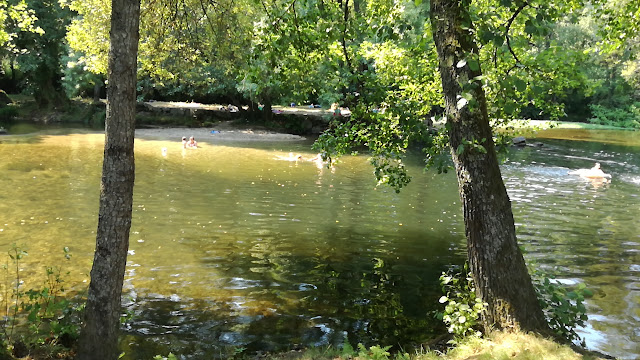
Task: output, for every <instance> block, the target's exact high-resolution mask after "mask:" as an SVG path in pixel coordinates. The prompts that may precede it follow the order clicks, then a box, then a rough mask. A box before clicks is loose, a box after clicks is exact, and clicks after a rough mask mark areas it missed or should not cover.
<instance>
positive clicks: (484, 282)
mask: <svg viewBox="0 0 640 360" xmlns="http://www.w3.org/2000/svg"><path fill="white" fill-rule="evenodd" d="M469 3H470V1H468V0H462V1H460V0H431V24H432V25H431V26H432V28H433V38H434V41H435V44H436V47H437V50H438V59H439V63H440V67H439V70H440V75H441V77H442V88H443V92H444V96H445V103H446V116H447V128H448V132H449V141H450V147H451V154H452V156H453V162H454V164H455V168H456V173H457V177H458V185H459V192H460V198H461V200H462V204H463V212H464V223H465V229H466V237H467V252H468V257H469V265H470V268H471V272H472V274H473V279H474V281H475V284H476V293H477V295H478V296H479V297H480V298H481V299H482V300H483V301H484V302H486V303H487V304H488V305H489V306H488V309H487V311H486V312H485V313H484V315H483V323H484V326H485V329H504V330H508V329H521V330H525V331H537V332H542V333H548V331H549V328H548V325H547V323H546V320H545V317H544V315H543V313H542V310H541V308H540V305H539V303H538V300H537V297H536V293H535V290H534V288H533V285H532V283H531V278H530V277H529V273H528V271H527V267H526V265H525V262H524V258H523V257H522V253H521V252H520V249H519V248H518V244H517V240H516V233H515V226H514V221H513V213H512V211H511V202H510V200H509V197H508V195H507V192H506V189H505V186H504V182H503V181H502V176H501V174H500V168H499V166H498V159H497V156H496V152H495V146H494V143H493V138H492V132H491V127H490V125H489V117H488V114H487V104H486V98H485V95H484V90H483V89H482V84H481V81H479V80H478V78H477V76H480V75H481V74H482V72H481V70H480V65H479V62H478V61H477V59H478V56H477V55H478V49H477V46H476V44H475V42H474V39H473V33H472V31H471V30H470V29H471V28H472V25H471V20H470V17H469V14H468V12H467V9H466V8H465V6H468V5H469ZM465 60H466V62H465ZM463 94H465V96H467V97H468V98H469V96H468V95H466V94H470V95H471V100H469V101H468V103H466V100H465V98H464V97H463Z"/></svg>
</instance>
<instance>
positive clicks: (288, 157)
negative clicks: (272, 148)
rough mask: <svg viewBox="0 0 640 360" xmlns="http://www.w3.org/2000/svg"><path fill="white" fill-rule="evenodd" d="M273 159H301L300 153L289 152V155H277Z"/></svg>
mask: <svg viewBox="0 0 640 360" xmlns="http://www.w3.org/2000/svg"><path fill="white" fill-rule="evenodd" d="M274 159H276V160H284V161H296V162H297V161H302V155H300V154H295V155H294V154H293V153H291V152H290V153H289V156H281V155H277V156H276V157H275V158H274Z"/></svg>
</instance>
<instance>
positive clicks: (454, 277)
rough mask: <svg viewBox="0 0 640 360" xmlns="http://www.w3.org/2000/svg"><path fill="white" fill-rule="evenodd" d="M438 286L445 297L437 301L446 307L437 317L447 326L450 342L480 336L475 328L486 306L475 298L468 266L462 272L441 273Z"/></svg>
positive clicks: (474, 289)
mask: <svg viewBox="0 0 640 360" xmlns="http://www.w3.org/2000/svg"><path fill="white" fill-rule="evenodd" d="M440 285H441V286H442V292H443V293H444V294H445V295H444V296H442V297H441V298H440V300H439V301H440V303H441V304H444V303H446V305H445V308H444V312H442V313H439V314H438V317H439V318H441V320H442V321H444V323H445V325H447V330H448V331H449V333H451V334H453V335H454V339H453V340H452V341H453V342H457V341H460V340H461V339H462V338H464V337H465V336H467V335H477V336H480V331H478V329H477V328H478V325H479V323H480V321H479V319H480V316H481V315H482V312H483V311H485V309H486V307H487V304H486V303H483V302H482V300H480V299H479V298H477V297H476V288H475V285H474V283H473V278H472V277H471V273H470V272H469V268H468V265H467V264H465V265H464V271H463V272H457V271H455V270H449V271H448V272H446V273H444V272H443V273H442V275H441V276H440Z"/></svg>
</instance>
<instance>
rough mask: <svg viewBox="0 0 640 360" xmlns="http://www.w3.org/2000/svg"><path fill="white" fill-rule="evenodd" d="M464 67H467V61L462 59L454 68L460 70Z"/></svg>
mask: <svg viewBox="0 0 640 360" xmlns="http://www.w3.org/2000/svg"><path fill="white" fill-rule="evenodd" d="M465 65H467V59H462V60H460V61H458V63H457V64H456V67H457V68H458V69H460V68H461V67H464V66H465Z"/></svg>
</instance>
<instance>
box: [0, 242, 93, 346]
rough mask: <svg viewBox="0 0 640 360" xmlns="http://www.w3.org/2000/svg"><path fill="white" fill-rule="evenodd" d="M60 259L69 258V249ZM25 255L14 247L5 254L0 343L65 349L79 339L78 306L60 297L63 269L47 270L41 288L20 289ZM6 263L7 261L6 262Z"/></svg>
mask: <svg viewBox="0 0 640 360" xmlns="http://www.w3.org/2000/svg"><path fill="white" fill-rule="evenodd" d="M63 252H64V257H65V259H66V260H67V261H68V260H69V259H70V258H71V253H70V252H69V248H67V247H65V248H64V249H63ZM27 255H28V253H27V252H26V251H25V250H24V249H22V248H20V247H18V246H16V245H15V244H14V245H13V246H12V248H11V249H10V250H9V252H8V257H9V259H8V260H7V262H6V263H5V266H4V270H5V283H4V284H3V293H4V294H3V297H2V298H3V304H2V305H3V310H4V319H5V320H4V321H3V322H2V325H1V326H2V341H3V344H4V347H5V348H6V347H11V346H13V344H14V343H16V342H24V343H25V344H26V345H29V346H47V347H50V348H55V347H57V346H60V345H66V346H69V345H70V342H73V341H75V339H77V338H78V335H79V324H80V314H81V312H82V306H81V305H78V304H77V303H74V302H71V301H70V300H68V299H66V298H65V297H64V294H65V288H64V278H63V275H65V274H68V272H67V273H63V267H62V266H61V265H56V266H47V267H46V269H45V271H46V273H45V274H46V275H45V280H44V284H43V285H42V287H39V288H31V289H29V290H24V289H23V283H24V281H23V279H22V278H21V276H20V271H21V269H20V268H21V266H22V261H23V259H24V257H25V256H27ZM9 260H10V261H9Z"/></svg>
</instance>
